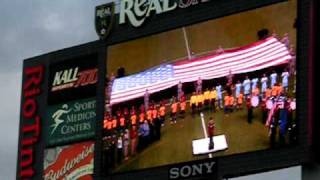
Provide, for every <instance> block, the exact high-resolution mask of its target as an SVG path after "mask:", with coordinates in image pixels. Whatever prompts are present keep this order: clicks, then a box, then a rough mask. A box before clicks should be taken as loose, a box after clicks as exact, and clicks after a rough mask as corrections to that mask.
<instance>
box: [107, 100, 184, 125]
mask: <svg viewBox="0 0 320 180" xmlns="http://www.w3.org/2000/svg"><path fill="white" fill-rule="evenodd" d="M173 99H174V100H173V102H172V103H171V104H170V110H167V106H166V104H165V103H164V102H161V103H160V105H159V106H157V105H155V104H153V105H150V107H149V109H148V110H147V111H146V112H145V110H144V106H143V105H141V106H140V112H139V113H138V112H137V110H136V109H135V107H134V106H132V108H131V111H130V112H127V111H126V109H124V110H123V111H121V110H120V109H119V110H118V111H117V112H116V115H114V116H110V115H108V114H107V113H106V116H105V118H104V129H106V130H112V129H120V130H124V129H126V128H128V127H130V126H135V125H139V124H142V123H144V121H145V120H147V121H148V122H149V123H151V124H154V121H155V120H159V121H160V123H161V125H162V126H163V125H164V122H165V117H166V114H167V111H170V115H171V123H176V121H177V115H178V114H177V113H180V114H181V115H183V114H184V113H185V110H186V105H187V102H186V100H185V97H184V96H183V97H182V98H181V99H180V102H178V101H177V100H176V98H173ZM178 110H179V112H178Z"/></svg>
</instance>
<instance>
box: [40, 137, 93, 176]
mask: <svg viewBox="0 0 320 180" xmlns="http://www.w3.org/2000/svg"><path fill="white" fill-rule="evenodd" d="M44 153H45V159H44V173H43V179H45V180H53V179H55V180H60V179H70V180H72V179H82V180H91V179H93V178H92V174H93V167H94V165H93V163H94V158H93V157H94V156H93V153H94V143H93V142H90V141H89V142H84V143H79V144H73V145H68V146H62V147H55V148H51V149H46V150H45V152H44Z"/></svg>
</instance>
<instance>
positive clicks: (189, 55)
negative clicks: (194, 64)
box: [182, 27, 191, 59]
mask: <svg viewBox="0 0 320 180" xmlns="http://www.w3.org/2000/svg"><path fill="white" fill-rule="evenodd" d="M182 32H183V37H184V42H185V45H186V49H187V53H188V59H191V52H190V46H189V41H188V37H187V32H186V28H185V27H183V28H182Z"/></svg>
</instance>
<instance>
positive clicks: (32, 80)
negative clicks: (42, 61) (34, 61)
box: [23, 66, 43, 90]
mask: <svg viewBox="0 0 320 180" xmlns="http://www.w3.org/2000/svg"><path fill="white" fill-rule="evenodd" d="M25 74H26V76H27V78H28V79H27V80H26V83H24V86H23V89H24V90H27V89H29V88H30V87H31V86H32V84H33V85H40V83H41V82H42V79H43V66H36V67H30V68H26V69H25Z"/></svg>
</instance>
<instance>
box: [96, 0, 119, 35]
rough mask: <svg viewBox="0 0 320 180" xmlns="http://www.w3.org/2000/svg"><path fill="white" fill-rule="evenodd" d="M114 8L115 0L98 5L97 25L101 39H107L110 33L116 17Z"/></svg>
mask: <svg viewBox="0 0 320 180" xmlns="http://www.w3.org/2000/svg"><path fill="white" fill-rule="evenodd" d="M114 9H115V5H114V2H111V3H107V4H103V5H100V6H97V7H96V11H95V26H96V32H97V34H98V36H99V37H100V39H106V37H107V36H108V35H109V33H110V30H111V28H112V24H113V19H114Z"/></svg>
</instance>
